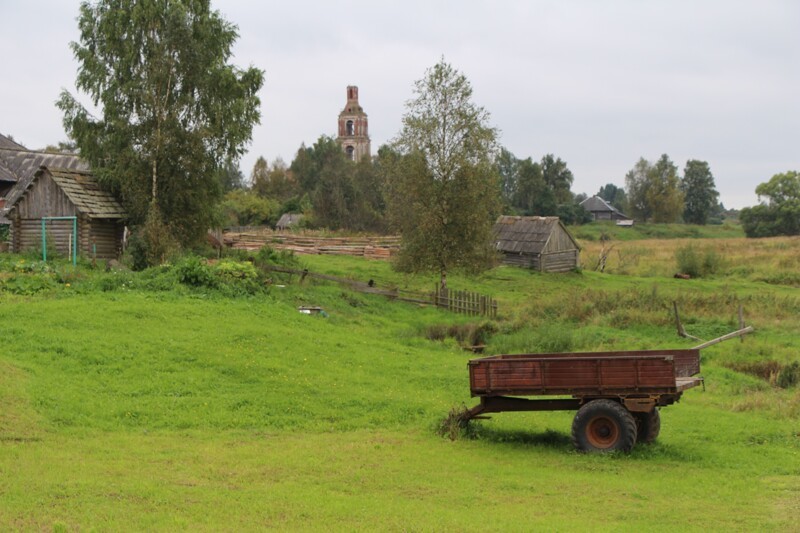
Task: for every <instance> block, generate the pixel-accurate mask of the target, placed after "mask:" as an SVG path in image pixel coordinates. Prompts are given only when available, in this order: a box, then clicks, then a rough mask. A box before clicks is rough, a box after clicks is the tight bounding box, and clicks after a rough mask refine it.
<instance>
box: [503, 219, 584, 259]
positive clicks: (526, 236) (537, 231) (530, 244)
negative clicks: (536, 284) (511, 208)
mask: <svg viewBox="0 0 800 533" xmlns="http://www.w3.org/2000/svg"><path fill="white" fill-rule="evenodd" d="M494 232H495V247H496V249H497V251H499V252H500V253H501V254H502V256H503V264H506V265H515V266H521V267H525V268H531V269H534V270H538V271H540V272H569V271H570V270H574V269H575V268H577V267H578V263H579V254H580V246H578V243H577V242H576V241H575V239H574V238H573V237H572V235H570V233H569V231H567V228H566V227H564V224H562V223H561V221H560V220H559V219H558V217H516V216H501V217H500V218H498V219H497V222H496V223H495V225H494Z"/></svg>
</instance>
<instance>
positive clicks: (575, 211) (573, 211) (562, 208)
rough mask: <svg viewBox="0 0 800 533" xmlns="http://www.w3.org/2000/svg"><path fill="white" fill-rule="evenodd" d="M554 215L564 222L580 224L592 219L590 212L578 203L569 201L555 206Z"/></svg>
mask: <svg viewBox="0 0 800 533" xmlns="http://www.w3.org/2000/svg"><path fill="white" fill-rule="evenodd" d="M556 215H557V216H558V218H560V219H561V221H562V222H563V223H564V224H570V225H575V226H580V225H582V224H588V223H589V222H591V221H592V214H591V213H590V212H588V211H587V210H586V209H584V208H583V206H582V205H580V204H579V203H574V202H569V203H566V204H561V205H559V206H558V207H557V208H556Z"/></svg>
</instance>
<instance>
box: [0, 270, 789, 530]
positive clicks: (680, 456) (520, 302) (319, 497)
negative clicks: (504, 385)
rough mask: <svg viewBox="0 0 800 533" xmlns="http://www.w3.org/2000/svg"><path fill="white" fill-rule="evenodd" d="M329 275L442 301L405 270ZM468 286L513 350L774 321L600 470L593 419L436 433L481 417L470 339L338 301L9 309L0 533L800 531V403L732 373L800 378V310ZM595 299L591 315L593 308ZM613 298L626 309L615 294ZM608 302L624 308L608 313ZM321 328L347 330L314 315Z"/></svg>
mask: <svg viewBox="0 0 800 533" xmlns="http://www.w3.org/2000/svg"><path fill="white" fill-rule="evenodd" d="M306 262H307V264H308V266H309V267H310V268H311V269H312V270H317V271H326V272H328V273H332V274H337V273H338V274H343V275H349V276H352V277H354V278H357V279H362V278H365V279H375V280H378V281H379V284H381V285H394V286H400V287H403V288H409V289H417V290H419V289H425V288H426V287H427V286H428V285H431V284H432V280H431V279H427V280H421V279H418V278H407V277H403V276H401V275H398V274H395V273H393V272H391V271H390V270H389V269H388V267H387V266H386V265H385V264H383V263H375V262H365V261H360V260H355V259H351V258H320V257H315V258H309V259H307V261H306ZM451 283H453V285H454V286H459V285H460V286H461V287H460V288H470V289H475V290H482V291H484V292H491V293H493V294H495V295H496V296H497V297H498V298H499V299H500V302H501V315H502V316H501V318H502V322H501V324H500V331H499V332H498V333H497V334H496V335H495V337H494V338H493V339H492V343H490V346H489V348H490V349H492V346H493V345H494V346H495V349H497V347H507V348H509V349H520V350H536V349H541V348H542V347H548V346H549V344H548V343H552V342H554V339H555V341H557V342H559V343H561V344H562V345H563V346H565V347H569V348H573V349H600V348H603V347H607V346H615V347H623V348H624V347H630V348H635V347H652V346H656V345H658V346H676V347H680V346H688V345H691V343H690V342H688V341H684V340H681V339H678V338H677V337H676V336H675V335H674V332H673V327H672V325H671V323H670V315H669V312H668V310H666V307H668V306H667V305H666V303H665V302H669V301H671V300H672V299H673V298H675V299H679V300H680V301H681V308H682V309H685V311H684V314H685V320H686V322H687V329H689V330H690V332H695V333H698V332H700V333H702V335H703V336H706V337H710V336H714V335H715V334H717V333H720V332H721V333H724V332H726V331H728V330H729V329H731V328H730V326H731V322H732V320H731V317H732V316H733V314H734V312H735V311H733V310H732V307H733V304H732V302H733V301H735V300H739V301H741V300H743V301H745V302H746V309H747V310H748V311H749V312H750V313H748V315H749V316H753V315H752V314H751V313H758V316H755V317H753V321H754V322H755V323H756V325H757V327H759V332H758V333H757V334H756V335H755V336H754V337H753V338H752V339H748V340H747V341H746V342H745V343H739V342H738V341H736V342H733V343H727V344H723V345H720V346H718V347H714V348H711V349H708V350H706V351H704V353H703V355H704V369H703V370H704V375H705V376H706V378H707V381H708V387H707V390H706V391H705V392H703V391H700V390H692V391H689V392H688V393H687V394H686V395H685V396H684V399H683V400H682V402H681V403H680V404H678V405H676V406H672V407H669V408H667V409H664V410H663V411H662V418H663V430H662V434H661V437H660V439H659V441H658V442H657V443H656V444H654V445H652V446H641V447H638V448H637V449H635V450H634V452H633V453H632V454H630V455H627V456H585V455H581V454H578V453H576V452H574V451H573V450H572V447H571V444H570V441H569V426H570V423H571V416H572V414H571V413H559V412H556V413H537V414H533V413H506V414H501V415H496V416H495V417H494V418H493V419H492V420H491V421H487V422H483V423H482V424H480V428H479V429H478V432H477V433H478V438H477V439H475V440H458V441H455V442H450V441H448V440H446V439H441V438H439V437H437V436H435V434H434V428H435V426H436V424H437V423H438V421H439V420H441V418H442V417H443V416H444V415H445V414H446V413H447V411H448V410H449V409H450V408H451V407H452V406H456V405H459V404H461V403H466V404H471V403H472V401H473V400H470V398H469V390H468V384H467V379H466V378H467V372H466V361H467V360H468V359H469V355H468V354H467V353H466V352H463V351H462V350H460V349H459V348H458V347H457V346H456V344H455V342H453V341H447V342H444V343H442V342H431V341H428V340H426V339H425V338H424V337H423V335H422V332H423V331H424V329H425V327H426V326H427V325H429V324H438V323H447V324H450V323H464V322H467V321H468V319H465V318H461V317H454V316H452V315H448V314H445V313H442V312H439V311H436V310H432V309H427V308H419V307H417V306H413V305H408V304H399V303H392V302H388V301H386V300H384V299H381V298H379V297H371V296H361V295H353V294H351V293H347V292H343V290H342V289H340V288H338V287H335V286H331V285H312V286H304V287H297V286H288V287H285V288H283V289H279V288H276V289H274V290H273V292H272V295H271V296H270V297H267V298H261V299H255V298H254V299H244V300H231V299H223V298H214V297H211V298H208V297H204V296H202V295H196V296H192V295H179V294H175V293H169V292H166V293H137V292H113V293H105V294H104V293H89V294H77V293H74V294H73V293H71V292H70V289H63V290H60V291H58V292H57V293H56V295H55V296H53V297H34V298H28V299H22V298H16V297H8V296H0V298H3V299H2V302H1V303H2V305H0V320H2V322H0V323H2V324H4V328H3V332H4V339H5V349H4V351H3V353H2V355H0V405H2V406H3V409H2V411H1V414H0V526H2V527H3V528H4V529H8V528H18V529H50V528H55V529H61V528H65V529H68V530H77V529H87V528H99V529H127V530H141V529H162V530H164V529H188V528H193V529H194V528H199V529H209V530H218V529H257V528H264V527H273V528H282V529H285V528H291V529H311V530H323V529H325V530H330V529H334V530H353V529H382V530H385V529H389V530H409V529H411V530H417V529H419V530H435V529H436V530H438V529H458V530H486V529H495V530H500V529H503V530H511V531H515V530H517V531H522V530H530V529H533V528H537V527H538V528H540V529H543V528H546V529H556V530H558V529H561V530H575V529H582V530H585V529H589V528H592V529H607V530H612V529H613V530H617V529H625V530H641V529H645V528H646V529H648V530H652V529H660V530H675V529H677V528H682V529H707V528H708V527H709V525H710V524H713V526H712V528H713V529H720V530H721V529H732V528H733V529H751V530H755V529H765V528H766V529H779V530H787V529H796V528H798V527H800V518H798V517H800V512H798V511H800V509H798V498H797V494H798V491H800V468H799V467H798V465H800V395H799V394H798V391H797V389H793V390H788V391H779V390H776V389H773V388H771V387H769V386H768V385H766V384H765V383H764V382H762V381H760V380H757V379H756V378H752V377H748V376H744V375H741V374H737V373H734V372H732V371H730V370H727V369H725V368H724V367H723V366H721V363H723V362H724V360H725V359H726V358H728V357H731V354H732V356H733V357H738V358H756V359H757V358H765V357H775V356H776V354H777V357H779V358H780V359H782V360H786V361H788V360H791V359H792V358H794V359H795V360H796V353H797V348H798V341H797V340H796V339H797V336H796V335H797V333H798V322H799V321H798V319H797V314H796V313H794V312H793V311H794V308H793V307H792V306H796V305H797V296H796V291H795V290H794V289H791V288H786V287H780V286H774V285H766V284H763V283H757V282H752V281H749V280H747V279H743V280H731V279H720V280H711V281H702V282H701V281H696V280H693V281H692V282H691V283H692V284H691V285H687V284H686V283H685V282H682V280H672V279H661V278H646V277H622V276H609V275H601V274H597V273H592V272H585V273H584V274H581V275H576V274H569V275H557V276H541V275H536V274H531V273H528V272H524V271H520V270H516V269H505V268H503V269H498V270H495V271H492V272H490V273H488V274H486V275H484V276H481V277H479V278H478V279H473V280H465V279H459V278H458V277H454V278H453V279H452V280H451ZM587 294H588V295H590V296H591V298H589V299H588V300H590V301H588V302H587V298H586V295H587ZM609 295H610V296H609ZM603 302H605V303H603ZM302 304H313V305H321V306H323V307H324V308H325V309H326V310H327V312H328V314H329V317H328V318H322V317H312V316H306V315H301V314H299V313H298V312H297V311H296V306H297V305H302Z"/></svg>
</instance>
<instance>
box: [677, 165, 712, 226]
mask: <svg viewBox="0 0 800 533" xmlns="http://www.w3.org/2000/svg"><path fill="white" fill-rule="evenodd" d="M680 189H681V192H683V197H684V198H685V204H684V209H683V220H684V221H685V222H688V223H689V224H700V225H703V224H706V223H708V221H709V218H711V216H712V215H713V214H714V211H715V208H716V207H717V198H719V193H718V192H717V189H716V186H715V185H714V176H713V175H712V174H711V169H710V168H709V167H708V163H706V162H705V161H698V160H696V159H690V160H689V161H687V162H686V168H684V170H683V179H682V180H681V184H680Z"/></svg>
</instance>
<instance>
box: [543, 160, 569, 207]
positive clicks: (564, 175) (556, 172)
mask: <svg viewBox="0 0 800 533" xmlns="http://www.w3.org/2000/svg"><path fill="white" fill-rule="evenodd" d="M542 177H543V178H544V182H545V183H546V184H547V186H548V187H549V188H550V190H551V191H552V192H553V196H554V197H555V201H556V203H557V204H566V203H570V202H572V193H571V192H570V188H571V187H572V181H573V179H574V178H573V176H572V171H571V170H570V169H568V168H567V163H566V162H564V161H562V160H561V158H560V157H558V158H556V157H554V156H553V154H547V155H546V156H544V157H543V158H542Z"/></svg>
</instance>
